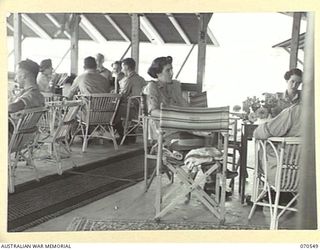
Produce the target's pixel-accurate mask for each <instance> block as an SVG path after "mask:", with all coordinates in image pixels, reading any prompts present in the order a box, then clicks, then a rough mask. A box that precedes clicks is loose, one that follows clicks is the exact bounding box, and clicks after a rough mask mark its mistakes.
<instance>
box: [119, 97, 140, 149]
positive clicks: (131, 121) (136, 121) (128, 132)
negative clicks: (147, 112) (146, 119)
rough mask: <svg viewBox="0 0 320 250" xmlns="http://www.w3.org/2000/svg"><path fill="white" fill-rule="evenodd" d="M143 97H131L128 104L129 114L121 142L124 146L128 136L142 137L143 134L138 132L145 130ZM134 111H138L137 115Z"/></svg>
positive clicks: (127, 113)
mask: <svg viewBox="0 0 320 250" xmlns="http://www.w3.org/2000/svg"><path fill="white" fill-rule="evenodd" d="M141 99H142V96H130V97H129V98H128V103H127V112H126V117H125V121H124V132H123V137H122V140H121V142H120V145H122V144H123V143H124V141H125V139H126V138H127V136H137V135H142V133H143V132H138V131H137V130H139V129H141V130H142V129H143V115H144V114H143V113H144V111H143V109H144V107H143V105H142V101H141ZM133 109H136V111H137V114H132V113H133V112H132V111H133Z"/></svg>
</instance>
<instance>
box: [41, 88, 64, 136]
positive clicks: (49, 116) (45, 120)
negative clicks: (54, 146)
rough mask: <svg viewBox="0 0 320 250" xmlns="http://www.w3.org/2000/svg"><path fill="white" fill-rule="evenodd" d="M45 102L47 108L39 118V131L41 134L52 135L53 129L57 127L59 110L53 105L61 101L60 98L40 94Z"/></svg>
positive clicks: (51, 94)
mask: <svg viewBox="0 0 320 250" xmlns="http://www.w3.org/2000/svg"><path fill="white" fill-rule="evenodd" d="M42 95H43V96H44V100H45V106H46V107H47V108H48V110H47V112H46V113H45V114H44V115H43V116H42V117H41V120H40V123H39V129H40V131H41V133H42V134H47V135H48V136H49V135H51V136H52V135H53V133H54V131H55V127H56V126H57V125H58V121H59V117H60V116H61V110H60V109H59V108H57V106H56V105H55V104H56V103H57V102H61V101H62V98H63V97H62V96H61V95H58V94H53V93H42Z"/></svg>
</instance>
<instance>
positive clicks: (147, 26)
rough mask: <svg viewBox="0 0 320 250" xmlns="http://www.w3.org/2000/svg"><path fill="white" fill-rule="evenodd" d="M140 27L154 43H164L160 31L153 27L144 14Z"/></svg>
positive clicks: (141, 17)
mask: <svg viewBox="0 0 320 250" xmlns="http://www.w3.org/2000/svg"><path fill="white" fill-rule="evenodd" d="M140 28H141V30H142V31H143V33H145V35H146V36H147V37H148V39H149V40H150V41H151V42H152V43H155V44H164V41H163V39H162V37H161V36H160V34H159V33H158V31H157V30H156V29H155V28H154V27H153V25H152V23H151V22H150V21H149V19H148V18H147V17H146V16H144V15H143V16H140Z"/></svg>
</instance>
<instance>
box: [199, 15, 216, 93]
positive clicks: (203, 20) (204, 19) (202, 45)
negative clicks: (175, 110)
mask: <svg viewBox="0 0 320 250" xmlns="http://www.w3.org/2000/svg"><path fill="white" fill-rule="evenodd" d="M211 16H212V13H201V14H200V19H199V35H198V65H197V85H198V91H199V92H202V85H203V79H204V74H205V67H206V46H207V28H208V23H209V21H210V18H211Z"/></svg>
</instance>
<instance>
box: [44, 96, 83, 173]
mask: <svg viewBox="0 0 320 250" xmlns="http://www.w3.org/2000/svg"><path fill="white" fill-rule="evenodd" d="M82 105H83V102H82V101H81V100H77V101H66V102H61V104H60V105H59V106H60V110H62V111H63V115H62V117H61V118H60V121H59V122H58V126H57V128H56V129H55V131H54V132H53V135H52V136H50V137H48V138H45V139H44V140H41V141H40V142H41V143H44V144H49V145H50V149H52V150H50V155H51V157H52V158H53V159H55V161H56V163H57V172H58V174H59V175H61V174H62V162H61V158H62V157H61V149H64V151H65V152H66V153H67V154H68V155H70V154H71V149H70V141H71V140H70V139H71V138H72V134H71V130H72V128H73V127H74V126H75V125H76V123H77V114H78V111H79V109H80V108H81V106H82Z"/></svg>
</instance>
